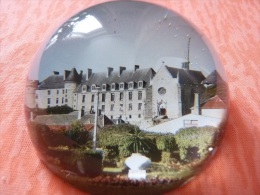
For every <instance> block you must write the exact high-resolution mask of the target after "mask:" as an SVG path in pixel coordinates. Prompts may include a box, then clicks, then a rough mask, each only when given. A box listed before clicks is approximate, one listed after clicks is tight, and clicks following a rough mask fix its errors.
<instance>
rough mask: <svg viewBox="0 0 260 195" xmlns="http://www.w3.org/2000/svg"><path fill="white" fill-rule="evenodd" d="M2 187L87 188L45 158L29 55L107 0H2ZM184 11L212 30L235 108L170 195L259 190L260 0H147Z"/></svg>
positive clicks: (29, 190)
mask: <svg viewBox="0 0 260 195" xmlns="http://www.w3.org/2000/svg"><path fill="white" fill-rule="evenodd" d="M0 2H1V3H0V22H1V26H0V41H1V43H0V44H1V45H0V46H1V47H0V194H4V195H11V194H55V195H60V194H84V193H83V192H81V191H79V190H77V189H75V188H74V187H72V186H70V185H68V184H66V183H65V182H63V181H62V180H60V179H59V178H57V177H56V176H54V175H53V174H52V173H51V172H49V171H48V170H47V169H46V168H45V167H44V166H43V165H42V163H41V162H40V161H39V158H38V157H37V154H36V151H35V149H34V147H33V146H32V143H31V141H30V138H29V135H28V133H27V128H26V125H25V119H24V113H23V98H24V89H25V82H26V75H27V73H28V70H29V67H30V64H31V62H32V61H33V59H34V57H35V53H36V51H37V50H38V49H39V47H40V45H41V43H42V42H43V40H45V39H46V37H47V36H49V35H50V33H52V32H53V30H54V29H55V28H56V27H58V25H60V24H61V23H62V22H64V21H65V20H66V19H68V18H69V17H70V16H72V15H74V14H75V13H77V12H78V11H80V10H82V9H84V8H87V7H89V6H92V5H94V4H97V3H101V2H105V1H104V0H55V1H52V0H1V1H0ZM147 2H155V3H157V4H160V5H163V6H167V7H169V8H171V9H172V10H174V11H176V12H178V13H180V14H181V15H182V16H183V17H185V18H187V19H188V20H189V21H190V22H191V23H193V24H195V26H196V27H197V29H199V30H200V32H202V33H203V34H204V35H205V37H207V38H208V39H209V40H210V42H211V44H212V46H213V47H214V49H215V51H216V53H217V54H218V56H219V59H220V62H221V63H222V64H223V66H224V69H225V70H226V73H227V77H228V80H229V87H230V102H231V104H230V115H229V119H228V122H227V126H226V128H225V129H226V132H225V135H224V138H223V140H222V142H221V145H220V148H219V150H218V152H217V153H216V156H215V157H214V158H213V160H212V161H211V163H210V164H209V166H207V167H206V169H205V170H204V171H203V172H202V173H201V174H200V175H198V176H197V177H196V178H195V179H194V180H193V181H192V182H190V183H189V184H188V185H186V186H184V187H182V188H180V189H177V190H175V191H173V192H171V193H169V194H174V193H178V194H181V195H184V194H185V195H186V194H202V195H211V194H213V195H215V194H221V195H222V194H231V195H233V194H236V195H239V194H241V195H242V194H243V195H244V194H246V195H255V194H260V43H259V42H260V1H259V0H229V1H227V0H157V1H155V0H147Z"/></svg>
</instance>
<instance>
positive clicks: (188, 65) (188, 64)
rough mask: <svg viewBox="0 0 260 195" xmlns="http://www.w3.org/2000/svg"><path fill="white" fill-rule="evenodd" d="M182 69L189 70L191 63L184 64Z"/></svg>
mask: <svg viewBox="0 0 260 195" xmlns="http://www.w3.org/2000/svg"><path fill="white" fill-rule="evenodd" d="M181 67H182V69H185V70H189V69H190V62H182V66H181Z"/></svg>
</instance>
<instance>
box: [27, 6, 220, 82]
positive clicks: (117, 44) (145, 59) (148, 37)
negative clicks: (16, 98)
mask: <svg viewBox="0 0 260 195" xmlns="http://www.w3.org/2000/svg"><path fill="white" fill-rule="evenodd" d="M189 38H190V47H189V48H190V50H189V51H190V55H189V59H190V69H193V70H200V71H202V73H203V74H204V75H205V76H207V75H208V74H210V73H211V72H212V71H213V70H214V69H215V68H216V67H215V62H214V60H213V57H212V55H211V53H210V51H209V48H208V46H207V45H206V43H205V42H204V41H203V39H202V36H201V35H200V34H199V33H198V32H197V31H196V30H195V29H194V28H193V27H192V26H191V25H190V24H189V23H188V22H186V21H185V20H184V19H182V18H181V17H180V16H179V15H177V14H175V13H174V12H172V11H171V10H168V9H166V8H163V7H159V6H157V5H152V4H148V3H142V2H129V1H128V2H127V1H119V2H110V3H104V4H99V5H96V6H94V7H91V8H88V9H86V10H83V11H82V12H80V13H78V14H76V15H75V16H73V17H71V18H70V19H69V20H67V21H66V22H65V23H64V24H63V25H61V26H60V27H59V28H58V29H57V31H56V32H55V33H54V34H53V36H52V37H51V39H50V40H49V41H47V44H46V45H45V46H44V49H43V51H41V53H40V54H39V55H38V58H37V59H36V60H35V62H34V64H33V66H32V68H31V71H30V73H29V79H33V80H39V81H42V80H44V79H45V78H47V77H48V76H50V75H52V74H53V73H52V72H53V71H59V72H60V75H63V74H64V70H71V69H72V68H74V67H75V68H76V69H77V70H78V72H79V71H80V70H82V71H83V73H86V70H87V69H88V68H91V69H92V71H93V72H104V71H106V70H107V67H113V68H114V70H118V69H119V66H125V67H126V69H128V70H130V69H134V65H139V66H140V68H148V67H149V68H153V69H154V70H155V71H157V70H158V69H159V68H160V67H161V66H162V65H163V64H165V65H168V66H171V67H181V63H182V62H184V61H187V60H188V40H189Z"/></svg>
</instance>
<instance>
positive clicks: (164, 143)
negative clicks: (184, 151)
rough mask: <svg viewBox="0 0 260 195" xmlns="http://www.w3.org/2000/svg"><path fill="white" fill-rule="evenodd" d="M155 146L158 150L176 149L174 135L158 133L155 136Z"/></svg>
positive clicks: (169, 150) (171, 150)
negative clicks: (158, 134)
mask: <svg viewBox="0 0 260 195" xmlns="http://www.w3.org/2000/svg"><path fill="white" fill-rule="evenodd" d="M156 146H157V148H158V149H159V150H162V151H168V152H173V151H177V150H178V145H177V144H176V141H175V137H174V135H169V134H166V135H160V136H158V137H156Z"/></svg>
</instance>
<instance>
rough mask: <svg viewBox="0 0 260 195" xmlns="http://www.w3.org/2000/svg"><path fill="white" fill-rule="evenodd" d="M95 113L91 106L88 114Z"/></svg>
mask: <svg viewBox="0 0 260 195" xmlns="http://www.w3.org/2000/svg"><path fill="white" fill-rule="evenodd" d="M94 113H95V112H94V106H91V107H90V114H94Z"/></svg>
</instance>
